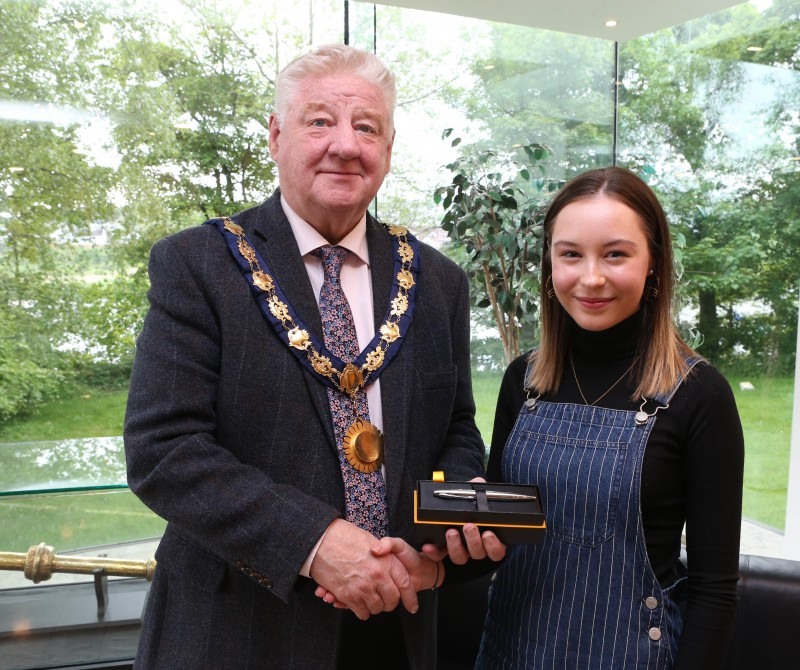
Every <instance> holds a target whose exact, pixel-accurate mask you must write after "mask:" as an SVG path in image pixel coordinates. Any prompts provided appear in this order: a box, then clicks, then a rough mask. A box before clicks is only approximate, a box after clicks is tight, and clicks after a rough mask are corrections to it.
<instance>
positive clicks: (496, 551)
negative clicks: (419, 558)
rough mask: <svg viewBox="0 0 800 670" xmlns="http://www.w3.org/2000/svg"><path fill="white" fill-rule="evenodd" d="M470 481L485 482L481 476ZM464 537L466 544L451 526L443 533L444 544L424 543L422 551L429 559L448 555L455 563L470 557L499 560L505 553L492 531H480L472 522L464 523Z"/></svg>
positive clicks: (504, 547)
mask: <svg viewBox="0 0 800 670" xmlns="http://www.w3.org/2000/svg"><path fill="white" fill-rule="evenodd" d="M470 482H481V483H486V480H485V479H484V478H483V477H475V478H473V479H470ZM463 530H464V539H465V540H466V542H467V544H466V546H464V543H463V542H462V541H461V535H460V534H459V532H458V531H457V530H456V529H455V528H451V529H449V530H448V531H447V533H445V541H446V543H447V544H445V545H436V544H426V545H423V547H422V551H423V552H424V554H425V555H426V556H427V557H428V558H430V559H431V560H434V561H438V560H441V559H442V558H444V557H445V556H448V555H449V556H450V560H451V561H453V563H455V564H456V565H463V564H464V563H466V562H467V561H468V560H469V559H470V558H472V559H475V560H481V559H484V558H490V559H491V560H493V561H499V560H501V559H502V558H503V557H504V556H505V555H506V545H504V544H503V543H502V542H500V540H499V539H498V537H497V535H495V534H494V533H493V532H492V531H490V530H487V531H484V532H483V533H481V532H480V531H479V530H478V527H477V526H476V525H475V524H473V523H467V524H464V529H463Z"/></svg>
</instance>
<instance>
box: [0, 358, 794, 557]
mask: <svg viewBox="0 0 800 670" xmlns="http://www.w3.org/2000/svg"><path fill="white" fill-rule="evenodd" d="M501 378H502V373H501V372H499V371H498V372H492V373H486V372H480V373H475V375H474V377H473V383H474V390H475V401H476V404H477V407H478V413H477V422H478V427H479V428H480V430H481V434H482V435H483V439H484V441H485V442H486V443H487V444H488V443H489V442H490V440H491V435H492V423H493V419H494V408H495V404H496V401H497V392H498V389H499V387H500V381H501ZM729 379H730V382H731V385H732V387H733V389H734V393H735V395H736V401H737V404H738V407H739V412H740V414H741V417H742V424H743V426H744V432H745V445H746V463H745V485H744V516H745V517H746V518H748V519H751V520H754V521H758V522H759V523H762V524H764V525H767V526H771V527H773V528H777V529H783V527H784V523H785V516H786V514H785V506H786V492H787V484H788V481H787V479H788V474H787V473H788V464H789V441H790V433H791V412H792V391H793V383H792V379H790V378H788V377H787V378H766V379H748V380H747V381H750V382H752V383H753V385H754V386H755V390H754V391H741V390H739V382H740V381H745V380H744V379H740V378H738V377H730V378H729ZM126 395H127V394H126V392H125V391H117V392H93V393H90V394H75V395H73V396H65V397H64V398H61V399H59V400H56V401H54V402H51V403H49V404H48V405H46V406H44V407H43V408H41V409H40V410H39V411H37V412H35V413H34V414H33V415H32V416H30V417H27V418H26V419H24V420H17V421H12V422H8V423H6V424H5V425H3V426H2V427H0V467H2V459H3V449H2V446H3V443H10V442H30V441H40V440H58V439H65V438H72V437H101V436H113V435H120V434H121V432H122V420H123V416H124V411H125V401H126ZM0 505H2V506H3V507H2V508H0V509H2V510H3V517H4V519H5V520H7V521H6V522H5V523H3V524H2V525H0V551H26V550H27V548H28V546H30V545H31V544H36V543H38V542H41V541H45V542H48V543H50V544H55V543H60V544H59V546H57V547H56V549H57V550H66V549H69V548H77V547H81V546H90V545H92V544H104V543H112V542H118V541H121V540H123V539H131V538H144V537H153V536H154V535H157V534H158V533H159V531H160V529H162V528H163V521H161V520H160V519H158V518H157V517H155V515H153V514H152V513H151V512H149V511H148V510H146V509H145V508H144V507H143V506H142V505H141V503H139V502H138V500H136V498H135V497H134V496H133V495H131V494H130V493H129V492H127V491H112V492H105V493H97V492H92V493H89V494H66V495H50V496H14V497H6V498H3V497H0Z"/></svg>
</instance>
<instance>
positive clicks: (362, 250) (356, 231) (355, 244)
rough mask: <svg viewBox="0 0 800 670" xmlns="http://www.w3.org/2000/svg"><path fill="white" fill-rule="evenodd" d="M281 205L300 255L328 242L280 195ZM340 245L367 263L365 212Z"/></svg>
mask: <svg viewBox="0 0 800 670" xmlns="http://www.w3.org/2000/svg"><path fill="white" fill-rule="evenodd" d="M281 206H282V207H283V211H284V213H285V214H286V218H287V219H289V225H290V226H291V227H292V233H293V234H294V238H295V240H297V246H298V247H299V248H300V255H301V256H305V255H306V254H310V253H311V252H312V251H314V249H318V248H319V247H322V246H325V245H326V244H330V242H328V240H326V239H325V238H324V237H323V236H322V235H320V234H319V233H318V232H317V230H316V229H315V228H314V227H313V226H312V225H311V224H310V223H308V222H307V221H305V220H303V219H302V218H301V217H300V215H299V214H297V212H295V211H294V210H293V209H292V208H291V207H290V206H289V203H287V202H286V199H285V198H284V197H283V195H281ZM338 246H340V247H344V248H345V249H347V250H348V251H349V252H350V253H351V254H354V255H355V256H357V257H358V258H359V259H360V260H361V261H362V262H363V263H365V264H366V265H369V250H368V248H367V214H366V212H364V216H362V217H361V219H360V220H359V222H358V223H357V224H356V226H355V228H353V230H351V231H350V232H349V233H348V234H347V235H346V236H345V237H344V238H343V239H342V241H341V242H339V245H338Z"/></svg>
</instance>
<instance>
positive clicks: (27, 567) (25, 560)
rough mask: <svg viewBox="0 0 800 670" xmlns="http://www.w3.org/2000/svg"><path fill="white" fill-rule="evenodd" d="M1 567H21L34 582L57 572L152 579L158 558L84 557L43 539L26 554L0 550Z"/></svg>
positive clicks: (43, 579) (46, 578)
mask: <svg viewBox="0 0 800 670" xmlns="http://www.w3.org/2000/svg"><path fill="white" fill-rule="evenodd" d="M0 570H22V571H23V572H24V573H25V577H26V578H27V579H30V580H31V581H32V582H33V583H34V584H38V583H39V582H44V581H47V580H48V579H50V577H52V576H53V573H55V572H65V573H71V574H77V575H92V574H96V573H98V572H103V573H104V574H106V575H109V576H114V577H143V578H145V579H147V581H151V580H152V579H153V575H154V574H155V571H156V560H155V559H153V558H150V559H148V560H146V561H129V560H121V559H115V558H82V557H78V556H64V555H59V554H56V553H55V551H54V550H53V547H51V546H49V545H47V544H45V543H44V542H41V543H40V544H37V545H34V546H32V547H31V548H30V549H28V553H27V554H19V553H13V552H10V551H0Z"/></svg>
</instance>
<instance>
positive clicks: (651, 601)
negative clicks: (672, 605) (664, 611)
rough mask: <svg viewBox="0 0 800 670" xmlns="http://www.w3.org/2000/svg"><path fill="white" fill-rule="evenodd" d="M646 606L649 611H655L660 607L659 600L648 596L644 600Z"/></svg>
mask: <svg viewBox="0 0 800 670" xmlns="http://www.w3.org/2000/svg"><path fill="white" fill-rule="evenodd" d="M644 606H645V607H646V608H647V609H649V610H654V609H655V608H656V607H658V598H655V597H653V596H648V597H647V598H645V599H644Z"/></svg>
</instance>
